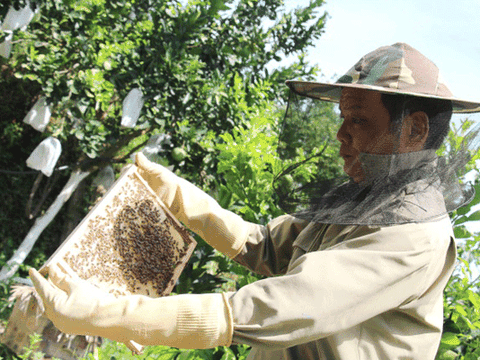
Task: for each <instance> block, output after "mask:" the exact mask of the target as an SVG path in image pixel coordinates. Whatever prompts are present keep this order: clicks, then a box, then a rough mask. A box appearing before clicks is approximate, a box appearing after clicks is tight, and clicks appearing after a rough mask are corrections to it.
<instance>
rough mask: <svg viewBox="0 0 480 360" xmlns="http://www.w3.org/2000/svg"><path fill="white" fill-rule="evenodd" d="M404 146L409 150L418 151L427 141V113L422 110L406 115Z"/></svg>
mask: <svg viewBox="0 0 480 360" xmlns="http://www.w3.org/2000/svg"><path fill="white" fill-rule="evenodd" d="M406 125H407V128H406V129H405V130H406V134H405V135H407V139H406V144H405V145H406V146H407V148H408V149H409V151H420V150H422V149H423V147H424V145H425V142H426V141H427V137H428V132H429V127H428V115H427V114H426V113H425V112H424V111H416V112H414V113H412V114H410V115H409V116H408V117H407V123H406Z"/></svg>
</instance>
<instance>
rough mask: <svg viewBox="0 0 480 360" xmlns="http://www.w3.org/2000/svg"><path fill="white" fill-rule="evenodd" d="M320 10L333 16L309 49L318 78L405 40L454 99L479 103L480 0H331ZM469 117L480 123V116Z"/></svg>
mask: <svg viewBox="0 0 480 360" xmlns="http://www.w3.org/2000/svg"><path fill="white" fill-rule="evenodd" d="M285 2H286V4H287V7H288V8H290V7H296V6H298V5H305V4H306V3H308V1H306V0H294V1H289V0H285ZM321 9H322V10H323V11H327V12H328V14H329V18H328V20H327V22H326V27H325V33H324V34H323V36H322V37H321V38H320V39H319V40H318V41H317V43H316V44H315V47H314V48H311V49H310V50H309V52H308V54H309V55H308V59H309V60H310V62H311V63H317V64H318V65H319V67H320V68H321V69H322V72H323V73H324V75H325V78H323V79H319V80H325V79H331V78H333V77H334V78H335V79H336V78H337V77H338V76H339V75H342V74H343V73H344V72H346V71H347V70H348V69H349V68H350V67H351V66H352V65H353V64H354V63H355V62H356V61H357V60H358V59H360V57H362V56H363V55H365V54H366V53H368V52H370V51H372V50H374V49H376V48H378V47H380V46H384V45H391V44H394V43H396V42H405V43H408V44H409V45H411V46H413V47H414V48H416V49H417V50H419V51H420V52H421V53H423V54H424V55H425V56H427V57H428V58H429V59H430V60H432V61H433V62H434V63H435V64H436V65H437V66H438V67H439V69H440V72H441V74H442V76H443V78H444V79H445V82H446V84H447V85H448V87H449V88H450V90H451V91H452V92H453V94H454V95H455V96H456V97H458V98H462V99H465V100H472V101H478V102H480V20H479V18H478V15H479V14H480V0H456V1H455V2H454V1H451V0H435V1H431V0H402V1H398V0H397V1H392V0H390V1H388V0H387V1H386V0H367V1H358V0H357V1H354V0H327V3H326V4H325V5H324V6H323V7H322V8H321ZM468 117H469V118H471V119H473V120H477V121H480V114H472V115H468ZM457 118H465V115H460V116H457Z"/></svg>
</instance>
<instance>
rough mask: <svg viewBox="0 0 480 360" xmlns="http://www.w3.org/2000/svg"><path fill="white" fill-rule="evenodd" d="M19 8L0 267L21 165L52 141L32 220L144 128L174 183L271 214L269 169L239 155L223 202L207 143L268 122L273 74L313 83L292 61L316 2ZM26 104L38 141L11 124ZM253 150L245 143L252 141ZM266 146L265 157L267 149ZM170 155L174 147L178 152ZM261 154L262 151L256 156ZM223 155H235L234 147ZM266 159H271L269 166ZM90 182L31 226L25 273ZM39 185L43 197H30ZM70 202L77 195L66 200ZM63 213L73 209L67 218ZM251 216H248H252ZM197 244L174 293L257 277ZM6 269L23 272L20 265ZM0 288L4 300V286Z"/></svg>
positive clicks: (313, 20) (14, 238)
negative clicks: (138, 104) (125, 118)
mask: <svg viewBox="0 0 480 360" xmlns="http://www.w3.org/2000/svg"><path fill="white" fill-rule="evenodd" d="M30 3H31V4H33V5H34V6H36V9H37V10H38V13H37V14H36V15H35V18H34V19H33V21H32V22H31V23H30V24H29V26H28V27H27V29H26V30H16V31H15V32H14V35H13V41H14V45H13V52H12V54H11V57H10V58H9V59H8V60H6V59H0V66H1V75H2V77H1V78H0V83H1V84H2V86H1V87H0V88H1V89H3V90H1V91H0V95H1V97H2V102H1V104H0V110H1V111H0V112H1V113H2V120H3V123H5V124H7V125H6V126H5V127H2V130H0V146H1V147H2V149H3V150H4V151H3V152H2V154H0V169H8V170H13V171H16V172H19V173H18V174H14V175H13V174H10V175H5V176H4V175H3V174H2V175H1V177H0V185H2V188H3V189H9V191H3V192H2V193H1V194H0V199H1V200H2V204H3V205H4V206H3V207H2V211H1V212H0V220H1V221H2V223H1V226H0V235H2V236H1V237H0V244H1V245H2V254H1V255H0V266H1V265H3V264H4V263H5V262H6V261H7V259H8V258H9V257H10V256H11V254H12V253H13V251H14V250H15V249H16V248H17V247H18V244H19V242H20V241H21V240H22V238H23V237H24V236H25V235H26V231H27V230H28V229H29V228H30V227H31V226H32V224H33V222H34V220H35V219H28V218H27V217H26V216H24V215H23V214H24V213H25V212H26V211H25V208H26V207H27V206H26V203H27V202H28V197H29V194H30V193H31V192H32V191H31V190H32V188H33V185H34V182H35V174H27V173H26V172H28V171H29V170H30V169H27V168H26V166H25V160H26V158H27V157H28V156H29V154H30V153H31V151H32V150H33V149H34V148H35V147H36V145H38V143H39V142H40V141H41V140H42V139H43V138H45V137H47V136H55V137H57V138H58V139H60V141H61V142H62V148H63V153H62V156H61V158H60V160H59V162H58V164H57V166H67V167H68V170H66V171H65V172H58V171H57V172H56V175H54V176H53V177H52V180H46V179H45V178H43V180H42V181H41V183H40V187H39V189H38V190H37V192H36V194H35V196H33V198H34V199H33V205H34V207H36V205H38V206H39V209H38V210H39V212H38V213H39V214H41V213H42V212H43V211H45V209H46V208H47V206H48V205H49V204H50V203H51V202H52V201H53V199H54V198H55V196H56V195H57V194H58V192H59V188H61V186H62V185H63V184H64V183H65V181H66V178H67V176H68V174H69V172H70V171H72V170H73V169H75V168H77V167H81V168H82V169H83V170H88V171H92V172H94V171H95V170H96V169H100V168H102V167H103V166H105V165H106V164H108V163H114V164H119V163H123V162H127V161H129V158H130V155H131V154H132V153H133V152H135V151H138V149H139V148H140V147H141V146H143V145H144V144H145V142H146V141H147V140H148V138H149V136H150V135H153V134H155V133H165V134H168V135H170V137H171V144H168V145H165V149H164V150H165V152H163V153H162V155H163V156H164V159H162V163H163V164H171V165H172V166H173V167H174V170H175V171H176V172H177V173H178V174H179V175H181V176H182V177H185V178H187V179H189V180H191V181H193V182H194V183H195V184H197V185H198V186H200V187H203V188H204V189H206V190H209V191H211V193H213V194H220V193H221V192H225V191H226V192H227V194H226V197H227V198H229V197H230V198H231V200H232V201H231V202H230V203H228V204H227V203H225V204H226V206H227V207H229V208H230V209H239V208H240V207H242V205H241V203H242V202H244V203H245V204H248V206H250V208H249V207H248V206H247V207H244V210H245V212H244V215H247V216H248V217H250V218H251V219H252V220H260V221H266V220H267V219H268V218H270V217H272V216H274V215H275V214H276V213H277V212H276V211H278V209H276V208H275V205H274V200H273V196H271V197H270V198H269V197H267V196H266V194H267V193H269V192H270V188H268V186H269V185H268V181H269V179H271V177H272V169H269V171H270V172H269V173H268V172H266V171H263V170H261V169H262V166H264V165H262V164H261V161H263V160H264V159H263V158H262V157H260V156H257V155H255V154H253V153H251V154H249V155H248V156H247V157H245V158H244V159H245V160H247V158H251V161H252V162H251V164H249V165H247V166H246V167H250V168H251V169H252V171H253V172H254V173H257V174H259V175H261V177H259V178H258V181H257V183H256V186H254V185H255V184H254V182H252V181H250V180H248V181H250V183H249V184H250V185H249V186H250V188H249V192H248V195H249V197H247V198H244V197H243V195H242V194H241V193H240V192H238V191H237V190H238V189H235V191H236V192H235V193H233V192H232V191H233V190H234V189H225V188H221V186H225V185H226V184H227V181H226V180H225V177H226V176H227V173H222V174H219V173H218V172H217V165H218V163H219V161H220V157H219V156H218V154H219V152H220V148H217V147H216V144H215V140H218V139H221V136H222V134H227V133H230V134H232V136H234V137H235V136H241V130H240V129H247V128H248V126H249V125H248V123H249V122H250V121H251V119H252V118H253V117H254V115H255V114H257V113H259V114H261V116H264V117H269V116H270V115H269V114H267V111H266V110H262V106H263V105H260V104H265V105H267V104H268V106H270V108H271V109H276V108H275V107H274V106H273V103H282V99H283V98H284V96H285V94H286V87H285V86H284V81H285V80H286V79H289V78H294V77H303V78H311V77H313V76H315V75H316V73H317V71H318V69H317V68H316V67H311V66H309V65H308V64H306V62H305V56H304V55H305V52H306V50H307V48H308V46H310V45H312V44H313V41H314V40H315V39H317V38H318V37H319V36H320V35H321V34H322V32H323V25H324V20H325V15H324V14H321V13H319V8H320V6H321V5H322V4H323V1H321V0H313V1H311V3H310V4H309V5H308V6H307V7H306V8H305V9H301V8H300V9H298V10H294V11H292V12H290V13H286V12H285V10H284V6H283V2H282V1H281V0H266V1H257V0H253V1H250V0H243V1H242V0H241V1H231V0H205V1H203V0H191V1H188V2H186V1H176V0H167V1H161V2H160V1H153V2H152V1H150V0H135V1H132V0H113V1H105V0H79V1H73V0H67V1H61V0H43V1H30ZM11 4H14V5H15V6H17V7H19V6H24V5H25V4H26V1H25V0H6V1H2V2H1V3H0V18H3V16H4V15H5V14H6V12H7V10H8V7H9V6H10V5H11ZM1 35H2V34H0V36H1ZM287 55H288V56H297V57H298V61H297V62H296V63H295V64H292V65H291V66H288V67H283V68H275V67H274V66H272V63H273V62H275V61H278V60H281V59H282V58H284V57H285V56H287ZM267 65H269V66H268V70H267ZM133 88H139V89H141V91H142V92H143V95H144V100H145V104H144V107H143V109H142V111H141V114H140V118H139V121H138V123H137V126H136V127H135V128H134V129H126V128H122V127H121V126H120V117H121V115H122V101H123V99H124V98H125V96H126V95H127V93H128V92H129V91H130V90H131V89H133ZM39 96H46V97H47V99H48V102H49V104H50V106H51V110H52V119H51V122H50V124H49V126H48V127H47V129H46V131H45V132H44V133H43V134H39V133H38V132H36V131H33V130H32V129H31V127H30V126H29V125H26V124H23V123H21V120H22V119H23V117H24V116H25V114H26V113H27V112H28V110H30V108H31V107H32V105H33V104H34V103H35V101H36V100H37V99H38V97H39ZM272 111H274V110H272ZM275 111H276V110H275ZM233 129H236V130H235V131H237V133H236V135H235V133H234V131H233ZM273 132H274V130H272V133H273ZM221 141H223V140H221ZM259 141H260V138H258V139H257V144H256V145H255V146H263V145H262V144H261V143H260V142H259ZM253 146H254V145H253V143H252V144H250V145H248V146H247V147H250V148H252V149H253ZM270 146H271V149H274V147H273V146H274V144H273V142H272V143H271V145H270ZM174 149H182V150H183V151H181V154H179V150H174ZM264 150H266V151H267V152H266V154H270V148H268V149H267V148H266V147H265V149H264ZM232 151H233V152H235V151H237V154H238V150H232ZM227 152H228V151H226V152H225V154H224V155H225V156H227ZM185 154H186V155H187V156H185ZM179 155H181V157H182V158H180V156H179ZM222 161H223V160H222ZM225 161H227V160H225ZM228 161H230V160H228ZM231 161H232V162H235V163H236V164H238V166H239V167H242V166H244V165H242V164H241V159H236V160H234V159H233V157H232V159H231ZM267 163H268V164H271V161H270V159H267ZM119 166H120V165H118V166H116V167H117V168H118V167H119ZM269 166H270V165H269ZM228 176H230V175H228ZM245 180H247V179H245ZM90 184H91V179H87V180H86V181H85V183H84V185H83V187H81V188H79V190H78V193H77V196H73V197H72V201H71V202H70V203H69V204H68V211H62V212H61V213H60V214H59V215H58V216H57V219H56V221H55V223H53V224H51V225H50V226H49V227H48V228H47V229H46V230H45V231H44V233H43V234H42V237H41V238H40V239H39V241H38V242H37V244H36V246H35V248H34V250H33V251H32V253H31V255H30V256H29V257H28V258H27V260H26V266H34V267H39V265H40V264H42V263H43V262H44V261H45V259H46V258H48V257H49V256H50V255H51V254H52V253H53V251H54V250H55V249H56V247H58V245H59V243H60V242H61V241H62V240H63V239H64V236H65V232H66V229H67V227H68V226H66V225H67V224H69V223H73V224H75V221H78V218H81V216H82V214H85V212H86V211H88V208H89V207H90V206H91V204H92V203H93V202H94V201H95V198H96V195H98V194H96V193H95V189H92V188H91V186H90ZM263 185H265V186H266V188H265V193H264V194H263V193H262V191H263V189H262V186H263ZM49 188H50V189H51V192H50V195H48V196H45V199H43V200H42V199H41V198H42V197H43V194H47V193H48V192H47V191H46V190H48V189H49ZM228 192H230V195H229V194H228ZM271 194H272V195H273V193H271ZM73 198H77V202H78V203H77V204H75V200H73ZM78 199H80V201H79V200H78ZM256 202H261V204H260V205H257V204H256ZM78 208H80V210H78ZM71 209H77V211H76V215H74V214H73V213H74V212H73V211H71ZM256 210H258V213H257V214H258V215H254V211H256ZM64 224H65V226H64ZM197 240H198V241H199V246H198V247H197V250H196V252H195V254H194V256H193V257H192V261H191V262H190V263H189V265H188V266H187V268H186V270H185V272H184V274H182V277H181V279H180V281H179V284H178V286H177V288H176V291H177V292H178V293H186V292H210V291H222V290H226V289H230V290H234V289H236V288H239V287H240V286H243V285H245V284H247V283H250V282H253V281H255V280H256V279H257V277H256V276H255V275H253V274H251V273H249V272H247V271H246V270H245V269H243V268H241V267H240V266H239V265H237V264H235V263H234V262H232V261H230V260H228V259H226V258H225V257H223V255H221V254H219V253H217V252H215V251H213V250H212V249H211V248H210V247H209V246H208V245H206V244H205V243H204V242H203V240H201V239H199V238H198V237H197ZM19 274H20V275H21V276H24V277H25V276H26V272H25V268H22V269H20V272H19ZM5 291H6V292H7V293H8V288H7V289H6V290H5ZM1 304H3V303H0V305H1ZM8 315H9V314H8V309H7V308H5V309H4V310H2V311H1V313H0V316H1V318H2V320H6V319H7V318H8ZM109 346H110V347H109ZM116 347H117V345H116V344H111V345H105V350H102V351H104V352H105V354H109V353H112V355H114V354H115V351H117V350H116ZM118 351H120V352H121V351H123V350H118ZM148 351H149V354H150V355H149V356H150V357H152V358H155V357H154V356H156V357H157V358H162V357H160V356H161V354H163V355H164V356H166V358H168V356H169V354H176V355H175V356H176V357H179V358H185V359H187V358H212V359H225V360H226V359H233V358H237V359H244V358H245V357H246V354H247V353H248V347H245V346H233V347H231V348H218V349H214V350H208V351H198V352H195V351H182V352H178V351H176V350H171V349H167V348H161V347H160V348H153V349H152V350H151V351H150V350H148ZM107 356H108V355H105V358H107ZM114 356H119V357H122V356H123V354H121V355H118V354H117V355H114ZM125 356H126V355H125ZM110 358H111V356H108V359H110Z"/></svg>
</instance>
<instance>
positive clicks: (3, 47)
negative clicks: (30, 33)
mask: <svg viewBox="0 0 480 360" xmlns="http://www.w3.org/2000/svg"><path fill="white" fill-rule="evenodd" d="M5 32H6V33H7V36H6V37H5V39H4V40H3V42H2V43H0V55H1V56H3V57H4V58H7V59H8V58H9V57H10V53H11V52H12V39H13V33H12V32H11V31H5Z"/></svg>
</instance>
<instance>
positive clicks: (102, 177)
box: [93, 165, 115, 190]
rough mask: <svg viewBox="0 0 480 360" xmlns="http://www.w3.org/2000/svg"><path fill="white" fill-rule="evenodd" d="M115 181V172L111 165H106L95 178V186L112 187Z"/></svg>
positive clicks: (106, 188)
mask: <svg viewBox="0 0 480 360" xmlns="http://www.w3.org/2000/svg"><path fill="white" fill-rule="evenodd" d="M114 182H115V172H114V170H113V167H112V166H111V165H107V166H105V167H104V168H103V169H102V170H100V171H99V172H98V174H97V176H96V177H95V179H93V185H94V186H102V187H103V188H104V189H105V190H108V189H110V187H111V186H112V185H113V183H114Z"/></svg>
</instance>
